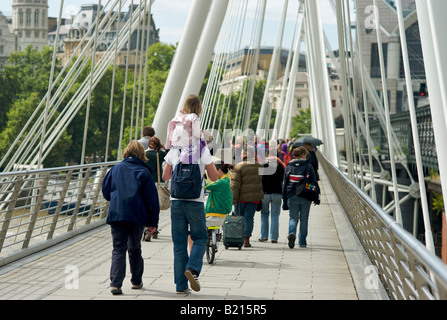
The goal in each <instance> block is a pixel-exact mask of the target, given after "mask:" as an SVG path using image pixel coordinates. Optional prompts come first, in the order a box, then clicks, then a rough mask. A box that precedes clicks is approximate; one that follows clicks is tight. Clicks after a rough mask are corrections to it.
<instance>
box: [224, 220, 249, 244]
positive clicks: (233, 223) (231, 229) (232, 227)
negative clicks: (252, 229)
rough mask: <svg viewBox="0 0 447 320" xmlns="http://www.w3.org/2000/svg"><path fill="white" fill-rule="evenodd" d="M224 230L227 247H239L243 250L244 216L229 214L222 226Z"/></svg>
mask: <svg viewBox="0 0 447 320" xmlns="http://www.w3.org/2000/svg"><path fill="white" fill-rule="evenodd" d="M222 231H223V244H224V246H225V249H228V248H229V247H237V248H239V250H241V248H242V245H243V244H244V217H243V216H235V215H232V214H229V215H227V216H226V217H225V220H224V223H223V226H222Z"/></svg>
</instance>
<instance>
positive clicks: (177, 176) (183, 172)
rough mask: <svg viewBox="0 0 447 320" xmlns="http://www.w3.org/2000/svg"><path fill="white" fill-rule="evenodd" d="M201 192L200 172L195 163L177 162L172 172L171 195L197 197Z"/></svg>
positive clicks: (183, 197) (187, 198)
mask: <svg viewBox="0 0 447 320" xmlns="http://www.w3.org/2000/svg"><path fill="white" fill-rule="evenodd" d="M201 193H202V174H201V172H200V166H199V165H198V164H197V163H192V164H189V163H188V164H186V163H182V162H179V163H178V164H177V165H176V166H175V167H174V171H173V173H172V181H171V197H173V198H176V199H186V200H189V199H197V198H199V197H200V195H201Z"/></svg>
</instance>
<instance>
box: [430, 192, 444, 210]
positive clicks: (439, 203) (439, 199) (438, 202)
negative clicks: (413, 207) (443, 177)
mask: <svg viewBox="0 0 447 320" xmlns="http://www.w3.org/2000/svg"><path fill="white" fill-rule="evenodd" d="M444 208H445V207H444V197H443V196H442V194H438V193H434V197H433V210H434V211H435V212H436V214H440V213H441V212H443V211H444V210H445V209H444Z"/></svg>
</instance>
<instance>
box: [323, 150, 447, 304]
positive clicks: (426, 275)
mask: <svg viewBox="0 0 447 320" xmlns="http://www.w3.org/2000/svg"><path fill="white" fill-rule="evenodd" d="M318 158H319V160H320V163H321V164H322V166H323V168H324V170H325V172H326V174H327V175H328V177H329V180H330V181H331V184H332V186H333V188H334V190H335V192H336V193H337V195H338V198H339V200H340V203H341V204H342V206H343V208H344V210H345V212H346V215H347V216H348V218H349V220H350V222H351V224H352V227H353V229H354V231H355V233H356V234H357V236H358V238H359V240H360V242H361V244H362V246H363V248H364V249H365V252H366V253H367V255H368V256H369V258H370V260H371V263H372V264H373V265H375V266H376V267H377V269H378V272H379V277H380V279H381V281H382V283H383V286H384V287H385V289H386V290H387V292H388V295H389V296H390V298H391V299H395V300H413V299H414V300H439V299H440V300H444V299H446V298H447V266H446V265H445V264H444V263H443V262H442V261H441V259H439V258H438V257H436V256H435V255H433V254H431V253H430V252H429V251H428V250H427V248H426V247H425V246H424V245H423V244H422V243H421V242H420V241H419V240H417V239H416V238H414V237H413V236H412V235H411V234H410V233H408V232H407V231H406V230H405V229H404V228H403V227H402V226H401V225H400V224H398V223H397V222H396V221H395V220H394V219H393V218H392V217H391V216H389V215H388V214H386V213H385V211H384V210H383V209H382V208H381V207H380V206H379V205H378V204H377V203H375V202H374V201H373V200H372V199H371V198H370V197H369V196H368V195H367V194H366V193H365V192H363V191H362V190H361V189H360V188H358V187H357V186H356V185H355V184H354V183H353V182H351V181H350V180H349V179H348V178H347V177H346V176H345V175H344V174H343V173H342V172H341V171H340V170H339V169H338V168H336V167H334V166H333V165H332V164H331V163H330V162H329V161H328V160H327V159H326V158H325V157H324V156H323V155H322V154H321V153H319V152H318Z"/></svg>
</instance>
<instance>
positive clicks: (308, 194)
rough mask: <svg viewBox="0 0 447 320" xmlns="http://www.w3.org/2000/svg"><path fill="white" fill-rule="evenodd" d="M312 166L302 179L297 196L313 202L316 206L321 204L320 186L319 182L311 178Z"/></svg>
mask: <svg viewBox="0 0 447 320" xmlns="http://www.w3.org/2000/svg"><path fill="white" fill-rule="evenodd" d="M309 173H310V164H308V169H307V171H306V173H305V175H304V177H303V178H301V179H300V181H299V182H298V185H297V187H296V195H297V196H299V197H301V198H304V199H307V200H310V201H313V202H315V203H316V204H320V186H319V184H318V182H317V181H315V180H313V179H311V178H310V176H309Z"/></svg>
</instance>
